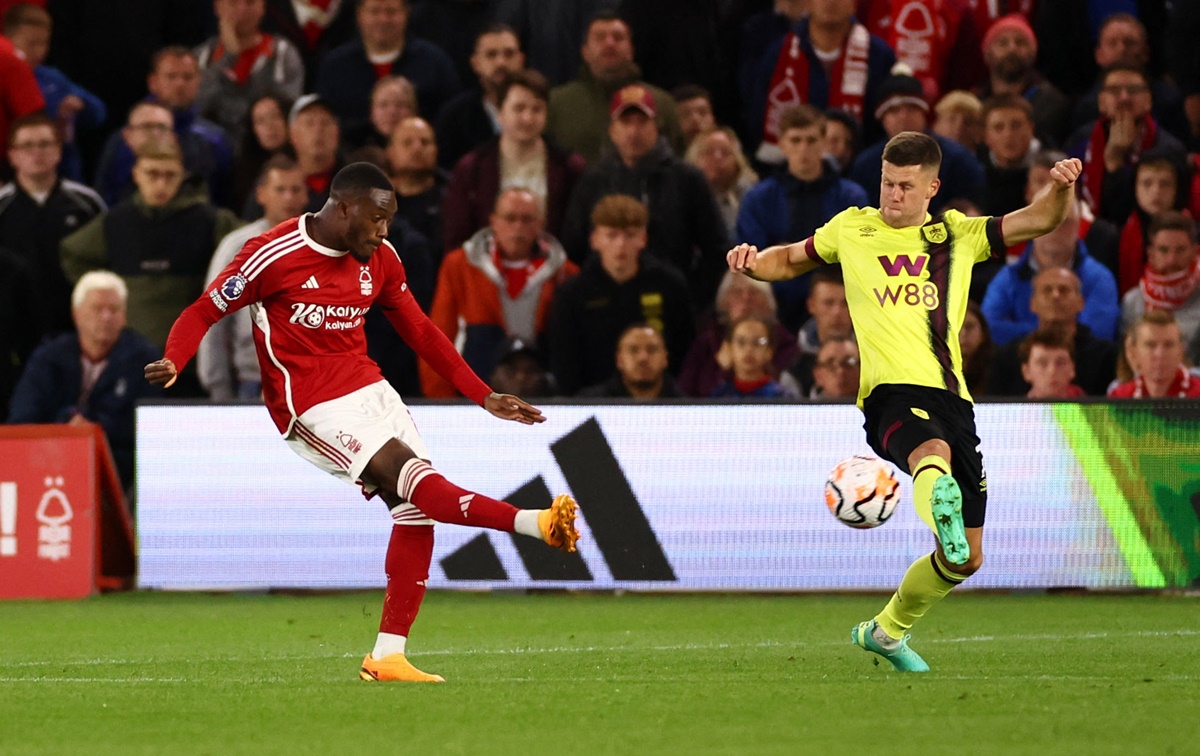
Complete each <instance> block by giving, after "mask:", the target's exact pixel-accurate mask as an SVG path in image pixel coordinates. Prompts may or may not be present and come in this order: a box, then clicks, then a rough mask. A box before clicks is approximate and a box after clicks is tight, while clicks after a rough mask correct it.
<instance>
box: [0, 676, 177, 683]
mask: <svg viewBox="0 0 1200 756" xmlns="http://www.w3.org/2000/svg"><path fill="white" fill-rule="evenodd" d="M186 682H191V680H188V679H187V678H186V677H46V676H41V677H0V683H186Z"/></svg>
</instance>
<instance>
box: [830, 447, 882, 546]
mask: <svg viewBox="0 0 1200 756" xmlns="http://www.w3.org/2000/svg"><path fill="white" fill-rule="evenodd" d="M899 501H900V481H898V480H896V475H895V473H893V472H892V468H891V467H890V466H889V465H888V464H887V463H886V462H884V461H883V460H882V459H879V458H878V457H871V456H867V455H858V456H854V457H847V458H846V459H843V460H842V461H841V462H838V463H837V464H836V465H835V466H834V468H833V469H832V470H830V471H829V478H828V479H827V480H826V481H825V504H826V505H828V507H829V511H830V513H831V514H833V516H834V517H836V518H837V519H838V522H840V523H842V524H843V525H849V526H850V527H852V528H860V529H866V528H875V527H879V526H880V525H882V524H883V523H885V522H887V521H888V518H889V517H891V516H892V512H894V511H896V504H897V503H899Z"/></svg>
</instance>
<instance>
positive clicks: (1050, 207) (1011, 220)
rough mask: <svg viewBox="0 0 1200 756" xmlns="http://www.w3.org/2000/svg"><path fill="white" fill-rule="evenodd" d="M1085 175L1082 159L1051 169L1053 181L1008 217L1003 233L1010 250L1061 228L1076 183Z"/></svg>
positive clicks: (1058, 163)
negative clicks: (1015, 245) (1082, 174)
mask: <svg viewBox="0 0 1200 756" xmlns="http://www.w3.org/2000/svg"><path fill="white" fill-rule="evenodd" d="M1081 173H1083V163H1081V162H1080V161H1079V159H1078V158H1067V159H1066V160H1059V161H1058V162H1057V163H1055V164H1054V167H1053V168H1051V169H1050V178H1051V179H1052V180H1051V182H1050V184H1048V185H1047V186H1046V187H1045V188H1044V189H1042V190H1041V191H1040V192H1038V194H1037V196H1036V197H1034V198H1033V201H1032V202H1030V203H1029V204H1028V205H1026V206H1025V207H1023V208H1021V209H1020V210H1017V211H1015V212H1011V213H1009V214H1008V215H1006V216H1004V221H1003V225H1002V226H1001V227H1000V233H1001V234H1002V235H1003V236H1004V243H1005V244H1006V245H1007V246H1010V247H1011V246H1013V245H1014V244H1020V243H1021V242H1026V241H1029V240H1030V239H1034V238H1036V237H1038V236H1042V235H1043V234H1048V233H1050V232H1051V231H1053V230H1054V229H1056V228H1058V224H1060V223H1062V222H1063V219H1064V218H1066V217H1067V203H1068V202H1074V201H1075V180H1076V179H1078V178H1079V175H1080V174H1081Z"/></svg>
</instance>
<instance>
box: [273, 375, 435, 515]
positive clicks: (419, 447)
mask: <svg viewBox="0 0 1200 756" xmlns="http://www.w3.org/2000/svg"><path fill="white" fill-rule="evenodd" d="M393 438H395V439H399V440H400V441H401V442H402V443H404V444H405V445H406V446H408V448H410V449H412V450H413V451H414V452H415V453H416V455H417V456H418V457H420V458H421V459H424V460H428V459H429V452H427V451H426V450H425V442H424V441H422V440H421V436H420V434H418V433H417V425H416V423H414V422H413V418H412V414H411V413H410V412H409V411H408V406H407V405H405V403H404V400H403V399H401V398H400V395H399V394H397V393H396V390H395V389H394V388H392V385H391V384H390V383H388V382H387V381H379V382H378V383H372V384H371V385H370V386H364V387H363V388H360V389H358V390H357V391H352V392H350V393H349V394H346V395H345V396H342V397H338V398H337V399H330V400H329V401H327V402H321V403H320V404H317V405H315V406H313V407H311V408H309V409H308V410H307V411H306V412H304V413H303V414H302V415H300V417H298V418H296V422H294V423H293V424H292V432H291V433H289V434H288V436H287V438H286V439H284V440H285V441H287V445H288V446H289V447H291V449H292V451H294V452H296V453H297V454H299V455H300V456H301V457H303V458H304V459H306V460H308V461H309V462H311V463H312V464H314V465H316V466H317V467H319V468H321V469H322V470H324V471H325V472H327V473H329V474H330V475H332V476H334V477H335V478H340V479H341V480H344V481H346V482H347V483H351V484H355V485H358V486H360V487H361V488H362V490H363V494H364V495H366V496H367V497H368V498H369V497H370V496H371V495H373V494H374V493H375V491H376V489H375V487H374V486H368V485H367V484H366V483H364V482H363V481H362V479H361V478H362V473H363V470H364V469H366V467H367V463H368V462H370V461H371V458H372V457H373V456H375V453H376V452H378V451H379V450H380V449H382V448H383V445H384V444H386V443H387V442H388V441H389V440H390V439H393ZM397 509H398V510H400V509H402V510H405V511H404V512H396V511H394V512H392V517H393V518H396V517H397V515H398V514H400V515H403V516H404V519H405V520H406V521H407V520H412V519H414V518H413V515H414V514H415V515H419V516H420V517H421V518H422V519H424V516H423V515H420V512H418V511H417V509H416V507H413V506H412V505H411V504H405V505H404V506H403V507H398V508H397ZM409 510H411V511H409ZM427 522H429V523H432V520H429V521H427ZM412 524H424V523H417V522H413V523H412Z"/></svg>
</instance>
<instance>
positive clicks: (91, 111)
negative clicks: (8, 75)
mask: <svg viewBox="0 0 1200 756" xmlns="http://www.w3.org/2000/svg"><path fill="white" fill-rule="evenodd" d="M33 76H34V78H35V79H37V83H38V89H40V90H42V98H43V99H44V100H45V101H46V112H47V113H49V114H50V115H51V116H54V115H56V114H57V113H58V106H59V105H61V104H62V101H63V100H65V99H66V98H67V96H68V95H75V96H76V97H78V98H79V99H81V100H83V104H84V108H83V110H81V111H79V114H78V115H77V116H75V127H76V129H77V130H79V129H82V130H85V131H90V130H91V129H94V128H96V127H97V126H100V125H101V124H103V123H104V119H106V118H108V109H107V108H105V107H104V101H103V100H101V99H100V98H99V97H97V96H96V95H94V94H92V93H91V92H89V91H87V90H86V89H84V88H83V87H81V86H79V85H78V84H76V83H75V82H73V81H71V80H70V79H69V78H67V75H66V74H65V73H63V72H62V71H59V70H58V69H57V68H52V67H51V66H38V67H37V68H35V69H33ZM58 173H59V175H60V176H63V177H64V178H69V179H71V180H72V181H83V160H82V158H81V157H80V156H79V148H78V147H77V146H75V138H74V135H73V134H72V135H70V138H68V139H67V141H66V142H65V143H64V144H63V158H62V163H61V164H60V165H59V166H58Z"/></svg>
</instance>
